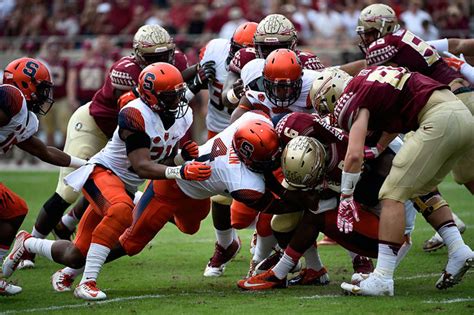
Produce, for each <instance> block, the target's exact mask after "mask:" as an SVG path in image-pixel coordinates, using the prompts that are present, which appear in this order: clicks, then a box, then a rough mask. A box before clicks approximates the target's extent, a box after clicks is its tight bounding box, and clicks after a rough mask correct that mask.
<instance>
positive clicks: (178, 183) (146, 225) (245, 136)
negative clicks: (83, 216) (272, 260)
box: [53, 112, 292, 290]
mask: <svg viewBox="0 0 474 315" xmlns="http://www.w3.org/2000/svg"><path fill="white" fill-rule="evenodd" d="M199 153H200V154H201V156H200V157H199V158H198V159H196V160H197V161H201V162H205V163H206V164H208V165H209V166H210V167H211V168H212V174H211V176H210V177H209V178H208V179H207V180H204V181H200V182H191V181H185V180H182V179H179V178H178V179H176V180H166V181H164V180H154V181H152V182H151V183H149V185H148V186H147V188H146V189H145V192H144V194H143V197H142V198H141V199H140V201H139V203H138V204H137V206H136V207H135V209H134V210H133V224H132V225H131V226H130V227H129V228H128V229H127V230H126V231H125V232H124V233H123V234H122V236H121V237H120V244H118V246H117V247H116V248H114V249H113V250H112V252H111V253H110V255H109V258H108V261H110V260H113V259H116V258H118V257H120V256H123V255H125V254H127V255H130V256H132V255H136V254H138V253H139V252H141V251H142V249H143V248H144V247H145V246H146V245H147V244H148V242H149V241H151V240H152V239H153V237H154V236H155V235H156V234H157V233H158V232H159V231H160V230H161V229H162V227H163V226H164V225H165V224H166V223H167V222H173V223H174V224H176V226H177V227H178V228H179V230H180V231H181V232H183V233H187V234H194V233H196V232H197V231H198V230H199V226H200V222H201V220H203V219H204V218H205V217H206V216H207V214H208V213H209V206H210V200H209V198H210V197H211V196H214V195H217V194H220V195H224V196H227V197H232V198H234V199H235V200H239V201H241V202H243V203H245V204H247V205H249V206H251V207H254V208H255V209H258V210H260V211H264V210H265V209H266V208H267V207H269V206H270V205H273V206H274V207H276V208H278V209H283V208H285V207H291V206H292V205H291V204H290V203H288V202H285V201H282V200H279V199H275V197H274V196H273V194H271V193H270V191H268V190H267V189H266V186H265V181H264V174H263V172H265V171H268V170H272V169H274V168H275V167H276V166H277V165H278V162H279V156H280V148H279V143H278V136H277V134H276V132H275V130H274V129H273V126H272V124H271V121H270V120H269V119H268V117H267V116H266V115H262V114H260V113H254V112H248V113H246V114H245V115H243V116H242V117H241V118H240V119H238V120H237V121H236V122H234V123H233V124H232V125H230V126H229V127H227V128H226V129H224V130H223V131H222V132H221V133H219V135H217V136H216V137H213V138H211V139H210V140H208V141H207V142H206V143H205V144H203V145H202V146H200V147H199ZM231 258H233V257H232V256H230V257H228V260H230V259H231ZM68 269H70V268H65V269H62V270H60V271H58V272H57V273H56V274H55V276H53V279H54V278H57V279H58V284H59V285H60V286H56V287H55V289H56V290H57V289H58V288H60V289H61V290H64V289H67V288H69V287H70V286H71V283H72V282H71V280H72V279H73V277H74V276H76V274H72V273H71V272H70V270H68ZM56 275H61V276H60V277H59V276H58V277H56ZM53 285H54V283H53Z"/></svg>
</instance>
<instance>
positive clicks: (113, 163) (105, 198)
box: [3, 62, 211, 300]
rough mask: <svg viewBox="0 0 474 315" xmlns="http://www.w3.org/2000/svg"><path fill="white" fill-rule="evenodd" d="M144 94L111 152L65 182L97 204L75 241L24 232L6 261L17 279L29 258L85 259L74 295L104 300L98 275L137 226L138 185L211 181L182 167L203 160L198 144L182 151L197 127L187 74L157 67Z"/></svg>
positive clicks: (148, 73)
mask: <svg viewBox="0 0 474 315" xmlns="http://www.w3.org/2000/svg"><path fill="white" fill-rule="evenodd" d="M138 92H139V93H140V98H139V99H136V100H134V101H132V102H130V103H129V104H128V105H127V106H125V107H124V108H123V109H122V110H121V111H120V113H119V117H118V127H117V128H116V130H115V132H114V134H113V136H112V139H111V140H110V141H109V142H108V143H107V145H106V147H105V148H104V149H103V150H102V151H100V152H99V153H98V154H96V155H95V156H93V157H92V158H91V159H90V160H89V162H88V164H87V165H86V166H84V167H82V168H80V169H78V170H76V171H75V172H73V173H71V174H69V175H68V176H67V177H66V178H65V181H66V183H67V184H68V185H69V186H71V187H72V188H73V189H74V191H79V190H81V189H82V192H83V193H84V196H85V197H86V198H87V200H88V201H89V203H90V205H89V207H88V208H87V210H86V212H85V213H84V216H83V218H82V219H81V221H80V223H79V229H78V233H77V236H76V238H75V240H74V243H72V242H69V241H61V240H60V241H56V242H54V241H50V240H45V239H41V238H35V237H32V236H31V235H30V234H29V233H27V232H25V231H22V232H20V233H18V234H17V236H16V241H15V245H14V247H13V250H12V254H11V255H9V257H8V258H7V259H6V260H5V262H4V264H3V270H4V272H6V274H8V275H10V274H11V273H12V272H13V271H14V270H15V268H16V266H17V265H18V262H19V259H20V258H21V257H22V256H23V255H25V254H28V253H33V254H40V255H42V256H45V257H47V258H49V259H50V260H53V261H56V262H58V263H62V264H64V265H67V266H70V267H75V268H77V267H81V266H82V265H83V264H84V260H85V267H84V275H83V278H82V280H81V282H80V284H79V285H78V286H77V287H76V289H75V290H74V295H75V296H76V297H78V298H81V299H85V300H101V299H105V298H106V295H105V293H104V292H102V291H101V290H100V289H98V288H97V286H96V280H97V276H98V274H99V271H100V269H101V267H102V265H103V263H104V262H105V259H106V258H107V255H108V254H109V252H110V248H112V247H113V246H114V245H115V244H116V243H117V242H118V239H119V236H120V235H121V234H122V233H123V232H124V231H125V229H126V228H128V227H129V226H130V225H131V224H132V221H133V219H132V209H133V207H134V206H133V201H132V200H133V199H132V198H133V194H134V192H135V191H136V190H137V187H138V186H139V185H141V184H142V183H143V182H144V179H145V178H149V179H176V178H181V179H185V180H205V179H207V178H208V177H209V176H210V174H211V170H210V167H209V166H207V165H204V164H203V163H200V162H191V163H188V164H183V163H184V162H185V161H188V160H192V159H193V158H195V157H197V156H198V147H197V144H196V143H195V142H189V143H187V144H186V145H184V146H183V149H182V150H181V152H179V153H178V152H177V143H178V141H179V140H180V139H181V137H182V136H183V135H184V134H185V133H186V130H187V129H188V128H189V127H190V125H191V123H192V113H191V111H190V110H188V106H187V101H186V99H185V92H186V84H185V83H184V81H183V77H182V75H181V73H180V71H179V70H178V69H177V68H176V67H174V66H172V65H171V64H169V63H162V62H158V63H153V64H151V65H149V66H147V67H146V68H145V69H144V70H143V71H142V72H141V73H140V76H139V78H138ZM181 164H182V165H181ZM167 165H170V166H167ZM175 165H176V166H175ZM177 165H180V166H177ZM53 280H54V278H53Z"/></svg>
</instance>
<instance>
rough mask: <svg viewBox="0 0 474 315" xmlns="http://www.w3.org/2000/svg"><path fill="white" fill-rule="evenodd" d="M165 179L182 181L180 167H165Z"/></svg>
mask: <svg viewBox="0 0 474 315" xmlns="http://www.w3.org/2000/svg"><path fill="white" fill-rule="evenodd" d="M165 177H166V178H167V179H182V177H181V166H171V167H167V168H166V170H165Z"/></svg>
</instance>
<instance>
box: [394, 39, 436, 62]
mask: <svg viewBox="0 0 474 315" xmlns="http://www.w3.org/2000/svg"><path fill="white" fill-rule="evenodd" d="M402 42H404V43H406V44H408V45H410V46H411V47H412V48H413V49H414V50H416V51H417V52H418V53H419V54H420V55H421V56H422V57H423V58H424V59H425V61H426V63H427V64H428V66H431V65H432V64H434V63H435V62H436V61H438V60H439V59H440V57H439V54H438V52H437V51H436V50H434V49H433V47H431V46H430V45H428V44H427V43H426V42H425V41H423V40H421V39H419V38H418V37H416V36H415V35H414V34H412V33H410V32H406V33H405V35H403V37H402Z"/></svg>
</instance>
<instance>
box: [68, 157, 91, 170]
mask: <svg viewBox="0 0 474 315" xmlns="http://www.w3.org/2000/svg"><path fill="white" fill-rule="evenodd" d="M86 163H87V161H86V160H83V159H80V158H78V157H75V156H72V155H71V162H69V165H68V166H69V167H72V168H79V167H81V166H82V165H84V164H86Z"/></svg>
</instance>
